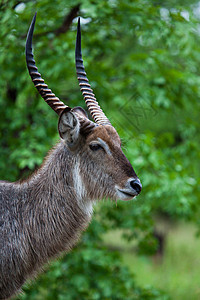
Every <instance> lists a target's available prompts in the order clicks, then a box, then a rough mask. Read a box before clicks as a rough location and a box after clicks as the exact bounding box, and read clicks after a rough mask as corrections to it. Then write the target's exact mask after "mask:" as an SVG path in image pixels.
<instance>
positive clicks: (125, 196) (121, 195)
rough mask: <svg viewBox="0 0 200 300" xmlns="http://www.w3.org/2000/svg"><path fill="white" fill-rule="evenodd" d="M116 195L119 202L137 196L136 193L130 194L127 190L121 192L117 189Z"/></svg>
mask: <svg viewBox="0 0 200 300" xmlns="http://www.w3.org/2000/svg"><path fill="white" fill-rule="evenodd" d="M117 194H118V197H119V199H121V200H131V199H132V198H134V197H135V196H137V193H133V192H130V191H129V190H121V189H117Z"/></svg>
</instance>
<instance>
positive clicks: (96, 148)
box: [89, 144, 102, 151]
mask: <svg viewBox="0 0 200 300" xmlns="http://www.w3.org/2000/svg"><path fill="white" fill-rule="evenodd" d="M89 147H90V149H91V150H92V151H97V150H99V149H102V147H101V145H99V144H90V145H89Z"/></svg>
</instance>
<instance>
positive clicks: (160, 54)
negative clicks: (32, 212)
mask: <svg viewBox="0 0 200 300" xmlns="http://www.w3.org/2000/svg"><path fill="white" fill-rule="evenodd" d="M35 11H37V12H38V16H37V23H36V28H35V35H34V47H35V58H36V62H37V65H38V68H39V70H40V72H41V73H42V76H43V77H44V79H45V81H46V82H47V83H48V85H49V86H50V87H51V89H52V90H53V91H54V93H55V94H56V95H57V96H58V97H60V99H62V100H63V101H64V102H65V103H67V104H69V105H70V106H77V105H80V106H82V107H84V104H83V100H82V96H81V94H80V91H79V87H78V83H77V79H76V75H75V64H74V48H75V36H76V22H77V18H76V17H77V16H78V15H79V16H81V21H82V36H83V58H84V61H85V67H86V70H87V74H88V77H89V79H90V81H91V84H92V87H93V88H94V90H95V94H96V96H97V99H99V101H100V103H101V106H102V107H103V109H104V111H105V112H106V115H107V116H108V117H109V119H110V120H111V122H112V124H113V125H114V126H115V127H116V128H117V130H118V132H119V133H120V136H121V137H122V140H123V146H124V151H125V153H126V155H127V156H128V158H129V160H130V161H131V163H132V164H133V166H134V169H135V170H136V172H137V174H138V175H139V177H140V179H141V181H142V184H143V190H142V193H141V195H140V196H139V197H138V198H137V200H136V201H131V202H126V203H124V202H118V204H117V206H116V205H115V204H114V203H110V202H104V203H99V204H98V205H97V206H96V209H95V216H94V218H93V221H92V223H91V225H90V227H89V229H88V230H87V231H86V232H85V234H84V235H83V237H82V239H81V241H80V243H79V244H78V246H77V247H76V249H74V250H73V251H72V252H71V253H70V254H68V255H67V256H64V257H63V258H62V259H61V260H58V261H56V262H54V263H52V265H51V267H48V268H47V271H46V272H44V273H43V274H42V275H41V276H40V277H39V278H38V280H37V281H35V282H32V283H31V284H28V285H26V286H25V287H24V294H23V295H21V296H20V297H18V299H21V300H26V299H29V300H30V299H34V300H35V299H36V300H40V299H51V300H52V299H53V300H56V299H59V300H62V299H199V298H200V289H199V283H200V274H199V273H198V272H197V270H199V268H198V266H199V264H200V263H199V261H200V255H199V253H200V252H199V251H198V249H200V245H199V241H198V240H196V239H195V238H193V236H194V233H195V232H198V231H199V229H200V218H199V215H200V196H199V195H200V169H199V159H200V151H199V145H200V135H199V132H200V131H199V130H200V122H199V113H200V101H199V97H200V76H199V69H200V37H199V35H200V26H199V25H200V3H199V2H198V1H195V0H191V1H186V0H185V1H180V0H177V1H176V0H171V1H169V0H166V1H147V0H110V1H106V0H101V1H97V0H93V1H92V0H83V1H80V0H79V1H77V0H73V1H72V0H68V1H64V0H56V1H49V0H41V1H37V0H26V1H17V0H9V1H6V0H5V1H4V0H1V2H0V70H1V72H0V73H1V75H0V121H1V122H0V178H1V179H4V180H10V181H14V180H17V179H19V178H21V177H25V176H27V175H28V174H29V173H30V172H32V171H33V170H34V169H35V168H37V167H38V166H39V165H40V164H41V163H42V160H43V158H44V156H45V155H46V153H47V151H48V150H49V149H50V148H51V146H52V145H54V144H55V143H56V141H57V140H58V133H57V130H56V128H57V118H56V116H55V113H54V112H53V111H51V110H50V109H49V107H48V106H47V105H46V104H45V103H44V101H43V100H42V99H41V98H40V97H39V95H38V94H37V91H36V90H35V89H34V87H33V84H32V82H31V79H30V78H29V75H28V72H27V69H26V66H25V56H24V47H25V38H26V33H27V30H28V27H29V24H30V22H31V19H32V17H33V15H34V13H35ZM180 220H181V221H180ZM180 222H181V223H180ZM182 222H184V223H182ZM188 222H192V224H193V225H190V226H188V225H187V224H188ZM158 233H159V237H161V239H162V240H163V241H165V246H166V247H164V257H161V256H162V253H163V251H162V249H160V245H159V243H158V242H157V241H158V239H156V238H155V237H158ZM155 253H156V255H154V256H153V259H152V258H151V259H150V258H149V256H148V255H153V254H155ZM133 274H134V275H133ZM194 278H195V279H194ZM179 279H180V280H179Z"/></svg>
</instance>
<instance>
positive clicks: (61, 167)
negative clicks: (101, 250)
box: [0, 142, 92, 299]
mask: <svg viewBox="0 0 200 300" xmlns="http://www.w3.org/2000/svg"><path fill="white" fill-rule="evenodd" d="M88 196H89V195H88V194H87V193H86V189H85V186H84V183H83V179H82V176H81V171H80V160H79V158H77V155H73V154H71V152H69V151H68V149H67V148H66V146H65V145H64V143H62V142H61V143H60V144H58V145H57V147H56V148H55V149H54V150H53V151H52V152H51V153H50V155H49V156H48V157H47V159H46V161H45V163H44V164H43V166H42V167H41V168H40V169H39V170H38V171H37V172H36V173H35V174H33V175H32V176H31V177H30V178H29V179H28V180H27V181H24V182H21V183H14V184H13V183H6V182H2V181H0V299H6V298H7V297H9V296H10V295H12V294H13V291H17V290H18V289H19V288H20V286H21V285H22V284H23V282H25V280H26V279H27V277H29V276H30V274H32V275H34V273H35V272H36V271H37V270H38V269H39V268H40V266H41V265H43V264H44V263H46V262H47V261H48V260H49V259H50V258H53V257H55V256H57V255H59V254H60V253H61V252H62V251H64V250H65V251H66V250H67V251H69V250H70V249H71V248H72V247H73V245H74V244H75V243H76V241H77V240H78V238H79V236H80V233H81V232H82V231H83V230H84V229H85V228H86V227H87V225H88V223H89V221H90V217H91V213H92V203H91V201H89V199H88ZM86 199H87V200H86Z"/></svg>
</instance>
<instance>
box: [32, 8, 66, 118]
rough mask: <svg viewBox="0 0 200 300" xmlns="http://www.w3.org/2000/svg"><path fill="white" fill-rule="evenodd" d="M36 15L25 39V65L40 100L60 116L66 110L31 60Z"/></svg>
mask: <svg viewBox="0 0 200 300" xmlns="http://www.w3.org/2000/svg"><path fill="white" fill-rule="evenodd" d="M36 14H37V13H35V15H34V17H33V20H32V22H31V25H30V28H29V31H28V34H27V39H26V64H27V68H28V71H29V74H30V76H31V79H32V81H33V83H34V86H35V87H36V88H37V90H38V92H39V93H40V95H41V96H42V98H43V99H44V100H45V102H47V104H48V105H49V106H50V107H51V108H52V109H53V110H54V111H55V112H56V113H57V114H58V115H60V114H61V112H62V111H63V110H64V109H65V108H67V107H68V106H66V105H65V104H64V103H63V102H62V101H60V99H59V98H57V97H56V96H55V95H54V94H53V93H52V91H51V90H50V89H49V88H48V85H47V84H46V83H45V82H44V80H43V79H42V77H41V74H40V73H39V72H38V69H37V67H36V64H35V60H34V58H33V52H32V39H33V31H34V26H35V20H36Z"/></svg>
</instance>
